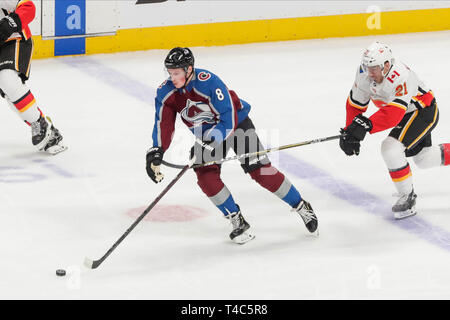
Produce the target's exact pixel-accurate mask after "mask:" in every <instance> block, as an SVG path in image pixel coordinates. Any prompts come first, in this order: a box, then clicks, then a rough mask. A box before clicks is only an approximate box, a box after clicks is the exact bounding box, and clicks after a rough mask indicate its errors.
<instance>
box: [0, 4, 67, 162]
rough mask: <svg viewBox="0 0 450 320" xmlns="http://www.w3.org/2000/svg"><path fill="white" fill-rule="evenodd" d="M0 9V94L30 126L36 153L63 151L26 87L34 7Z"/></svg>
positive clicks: (56, 133)
mask: <svg viewBox="0 0 450 320" xmlns="http://www.w3.org/2000/svg"><path fill="white" fill-rule="evenodd" d="M0 9H1V10H0V95H1V96H2V97H3V98H5V99H6V101H7V102H8V104H9V105H10V106H11V107H12V109H13V110H15V111H16V112H17V113H18V115H19V116H20V117H21V118H22V120H23V121H24V122H25V123H26V124H28V125H29V126H30V127H31V136H32V137H31V142H32V143H33V145H34V146H36V147H37V148H38V150H41V151H45V152H48V153H50V154H56V153H59V152H61V151H64V150H65V149H66V147H65V146H64V145H63V143H62V136H61V134H60V133H59V131H58V130H57V129H56V128H55V127H54V126H53V124H52V122H51V120H50V118H48V117H45V116H44V114H43V113H42V111H41V109H39V107H38V104H37V102H36V100H35V98H34V96H33V94H32V93H31V91H30V89H29V88H28V86H27V85H26V84H25V81H27V80H28V77H29V74H30V64H31V56H32V53H33V40H32V39H31V31H30V28H29V26H28V24H29V23H30V22H31V21H33V19H34V16H35V13H36V7H35V6H34V4H33V1H31V0H21V1H17V0H0Z"/></svg>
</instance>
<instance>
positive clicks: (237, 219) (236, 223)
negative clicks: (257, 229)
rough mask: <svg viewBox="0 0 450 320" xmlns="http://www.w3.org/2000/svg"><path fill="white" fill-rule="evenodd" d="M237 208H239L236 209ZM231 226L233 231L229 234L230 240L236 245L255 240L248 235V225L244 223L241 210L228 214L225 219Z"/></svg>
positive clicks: (252, 236)
mask: <svg viewBox="0 0 450 320" xmlns="http://www.w3.org/2000/svg"><path fill="white" fill-rule="evenodd" d="M238 208H239V207H238ZM226 218H227V219H229V220H230V222H231V225H232V226H233V231H231V233H230V239H231V240H233V241H234V242H235V243H237V244H244V243H246V242H248V241H250V240H253V239H254V238H255V236H254V235H252V234H251V233H249V231H248V229H249V228H250V225H249V224H248V222H247V221H245V219H244V217H243V216H242V214H241V210H239V211H237V212H233V213H230V214H229V215H228V216H227V217H226Z"/></svg>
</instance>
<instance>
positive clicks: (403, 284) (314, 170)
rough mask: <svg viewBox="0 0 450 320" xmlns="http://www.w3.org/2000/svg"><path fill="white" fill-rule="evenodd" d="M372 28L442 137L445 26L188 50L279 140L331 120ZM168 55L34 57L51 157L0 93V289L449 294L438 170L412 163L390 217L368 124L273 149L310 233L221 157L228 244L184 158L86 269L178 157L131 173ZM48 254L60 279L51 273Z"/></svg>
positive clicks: (182, 145)
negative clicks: (404, 204) (427, 94)
mask: <svg viewBox="0 0 450 320" xmlns="http://www.w3.org/2000/svg"><path fill="white" fill-rule="evenodd" d="M374 40H381V41H385V42H386V43H388V44H390V45H391V47H392V49H393V51H394V54H395V57H397V58H398V59H399V60H402V61H404V62H405V63H407V64H408V65H409V66H410V67H411V68H412V69H413V70H415V71H416V72H417V73H418V75H419V76H420V77H421V78H422V79H423V80H424V81H425V83H426V84H427V85H428V86H429V87H430V88H432V90H433V91H434V93H435V95H436V97H437V101H438V105H439V107H440V124H439V125H438V126H437V128H436V129H435V130H434V132H433V140H434V142H435V143H442V142H450V111H449V110H450V108H449V107H450V91H449V89H448V88H449V85H448V83H449V82H448V76H449V74H450V62H449V61H448V53H449V51H450V32H448V31H446V32H434V33H417V34H402V35H393V36H379V37H361V38H338V39H327V40H308V41H292V42H279V43H265V44H250V45H235V46H227V47H211V48H193V51H194V54H195V56H196V63H197V66H198V67H200V68H205V69H209V70H211V71H212V72H214V73H216V74H218V75H219V76H220V77H221V78H222V80H223V81H224V82H225V83H226V84H227V85H228V87H229V88H230V89H233V90H235V91H236V92H237V94H238V95H239V96H240V97H241V98H242V99H244V100H246V101H248V102H249V103H250V104H251V105H252V111H251V113H250V116H251V118H252V120H253V122H254V123H255V125H256V128H257V130H258V132H259V134H260V136H261V138H262V140H263V142H264V143H265V144H266V145H267V146H269V145H270V146H277V145H281V144H289V143H294V142H300V141H303V140H309V139H314V138H319V137H326V136H330V135H335V134H337V133H338V130H339V128H340V127H342V126H343V122H344V119H345V101H346V98H347V95H348V93H349V90H350V88H351V85H352V83H353V79H354V74H355V70H356V67H357V66H358V63H359V59H360V56H361V54H362V51H363V48H364V47H366V46H367V45H369V44H370V43H371V42H372V41H374ZM166 53H167V50H152V51H146V52H134V53H119V54H110V55H94V56H79V57H65V58H56V59H47V60H37V61H34V62H33V65H32V73H31V79H30V81H29V82H28V84H29V86H30V88H31V90H32V92H33V94H34V95H35V97H36V99H37V101H38V103H39V106H40V107H41V108H42V109H43V111H44V112H45V113H46V114H47V115H49V116H50V117H51V118H52V119H53V122H54V124H55V126H56V127H57V128H58V129H60V131H61V132H62V134H63V136H64V139H65V142H66V144H67V145H68V147H69V149H68V150H67V151H66V152H64V153H62V154H59V155H57V156H54V157H53V156H49V155H46V154H41V153H38V152H36V151H35V150H34V148H33V146H32V145H31V137H30V132H29V128H28V127H27V126H26V125H24V124H23V123H22V122H21V121H20V119H19V118H18V117H17V115H15V114H14V112H12V111H11V110H10V109H9V107H8V106H7V104H6V103H5V102H4V101H2V102H1V107H0V117H1V119H2V123H1V126H0V127H1V129H0V131H1V132H2V135H1V137H0V148H1V152H0V228H1V229H0V255H1V257H2V262H1V264H0V274H1V275H2V276H1V277H0V298H1V299H15V298H22V299H36V298H39V299H41V298H42V299H49V298H53V299H318V298H321V299H348V298H356V299H359V298H362V299H382V298H387V299H400V298H409V299H416V298H424V299H428V298H442V299H449V298H450V273H449V271H448V270H450V188H449V182H448V181H449V180H450V168H436V169H430V170H420V169H418V168H417V167H416V166H415V165H414V163H411V167H412V170H413V177H414V181H415V189H416V191H417V193H418V196H419V197H418V200H417V209H418V211H419V214H418V215H417V216H416V217H414V218H410V219H407V220H405V221H401V222H399V221H394V220H393V217H392V215H391V213H390V206H391V205H392V203H393V202H394V201H395V199H394V198H392V196H391V194H392V193H393V192H394V191H395V189H394V186H393V185H392V182H391V180H390V177H389V175H388V173H387V170H386V167H385V164H384V162H383V160H382V157H381V154H380V152H379V150H380V143H381V141H382V140H383V139H384V138H385V136H386V135H387V132H382V133H378V134H376V135H373V136H368V137H367V138H366V140H365V141H364V142H363V144H362V149H361V155H360V156H359V157H347V156H345V155H344V153H343V152H341V150H340V149H339V147H338V143H337V142H336V141H332V142H325V143H321V144H316V145H311V146H303V147H299V148H295V149H290V150H286V151H282V152H280V153H277V154H273V155H272V157H271V158H272V159H273V162H274V164H275V165H276V166H277V167H278V168H279V169H280V170H281V171H282V172H283V173H285V174H286V176H287V177H289V179H290V180H291V181H292V182H293V183H294V184H295V185H296V186H297V188H298V189H299V190H300V192H301V194H302V195H303V197H304V198H305V199H307V200H308V201H310V202H311V203H312V205H313V207H314V209H315V210H316V213H317V216H318V218H319V228H320V236H319V237H318V238H316V237H314V236H311V235H309V234H308V232H307V230H306V228H305V227H304V225H303V222H302V221H301V219H300V217H298V216H297V215H296V214H294V213H292V212H290V211H289V208H288V206H287V205H286V204H284V203H283V202H281V201H280V200H279V199H278V198H276V197H275V196H273V195H271V194H270V193H269V192H268V191H266V190H264V189H262V188H261V187H260V186H258V185H257V184H256V183H255V182H254V181H252V180H251V179H250V177H249V176H246V175H245V174H244V173H243V172H242V170H241V168H240V166H239V165H238V164H237V163H227V164H225V165H224V166H223V175H222V176H223V180H224V181H225V183H226V184H227V186H228V187H229V189H230V190H231V191H232V193H233V196H234V198H235V200H236V202H237V203H238V204H239V205H240V207H241V209H242V212H243V214H244V216H245V217H246V219H247V220H248V221H249V223H250V224H251V225H252V230H253V232H254V234H255V235H256V239H255V240H253V241H251V242H249V243H247V244H245V245H243V246H237V245H235V244H234V243H232V242H231V241H230V240H229V238H228V234H229V232H230V228H231V227H230V226H229V225H228V223H227V221H226V220H225V219H224V218H222V217H221V213H220V212H219V211H218V210H217V209H216V208H215V207H214V206H213V205H212V203H210V201H209V200H208V199H207V197H206V196H205V195H203V194H202V193H201V191H200V188H199V187H198V186H197V184H196V179H195V174H194V173H193V172H187V173H186V174H185V176H183V177H182V179H181V180H180V181H179V182H178V183H177V184H176V185H175V186H174V187H173V189H172V190H170V192H169V193H168V194H167V195H166V196H165V197H164V198H163V199H162V200H161V202H160V207H158V209H157V210H156V208H155V211H154V212H150V213H149V215H148V217H147V218H146V219H145V220H144V221H142V222H141V223H140V224H139V225H138V226H137V228H136V229H135V230H133V232H132V233H131V234H130V235H129V236H128V238H127V239H125V240H124V242H123V243H122V244H121V245H120V246H119V247H118V248H117V249H116V250H115V251H114V252H113V253H112V254H111V256H110V257H109V258H108V259H107V260H106V261H105V262H104V263H103V264H102V265H101V266H100V267H99V268H98V269H96V270H88V269H87V268H85V267H84V265H83V261H84V258H85V257H86V256H87V257H89V258H91V259H98V258H100V257H101V256H102V255H103V254H104V253H105V252H106V251H107V250H108V249H109V247H110V246H111V245H112V244H113V243H114V242H115V241H116V240H117V239H118V238H119V237H120V236H121V235H122V233H123V232H125V230H126V229H127V228H128V227H129V226H130V225H131V224H132V223H133V221H134V219H135V218H136V217H137V215H139V213H140V212H142V211H143V210H144V209H145V207H147V206H148V205H149V204H150V203H151V202H152V201H153V199H154V198H155V197H156V196H157V195H158V194H159V192H161V191H162V189H163V188H164V186H166V185H167V184H168V183H169V182H170V180H171V179H172V178H173V177H175V175H176V173H177V170H175V169H169V168H163V172H164V174H165V175H166V178H165V181H164V182H163V183H162V184H161V185H155V184H153V182H152V181H151V180H150V179H149V178H148V177H147V175H146V172H145V152H146V150H147V149H148V147H150V144H151V131H152V128H153V121H154V114H153V113H154V108H153V98H154V94H155V88H156V87H157V86H158V85H159V84H160V83H161V82H162V81H163V80H164V79H165V78H166V74H165V72H164V69H163V64H162V61H163V59H164V57H165V55H166ZM374 111H375V108H374V107H373V106H372V107H370V109H369V114H371V113H372V112H374ZM191 141H192V138H191V136H190V134H189V132H188V130H187V129H186V128H185V127H184V125H183V124H181V121H179V122H178V124H177V132H176V135H175V137H174V141H173V143H172V148H171V149H170V151H169V152H168V154H167V155H166V159H167V160H170V161H173V162H177V163H185V162H187V155H188V150H189V148H190V143H191ZM130 211H132V212H130ZM152 214H153V216H152ZM59 268H63V269H66V270H67V276H66V277H56V275H55V270H56V269H59Z"/></svg>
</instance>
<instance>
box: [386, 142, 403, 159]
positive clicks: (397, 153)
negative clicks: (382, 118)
mask: <svg viewBox="0 0 450 320" xmlns="http://www.w3.org/2000/svg"><path fill="white" fill-rule="evenodd" d="M404 152H405V146H404V145H403V143H401V142H400V141H398V140H397V139H394V138H392V137H387V138H386V139H384V140H383V142H382V143H381V154H382V156H383V158H384V160H385V161H389V160H391V159H395V158H399V157H400V158H401V157H403V156H404Z"/></svg>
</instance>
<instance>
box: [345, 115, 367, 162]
mask: <svg viewBox="0 0 450 320" xmlns="http://www.w3.org/2000/svg"><path fill="white" fill-rule="evenodd" d="M372 128H373V125H372V121H370V119H369V118H366V117H364V116H363V115H357V116H356V117H355V118H354V119H353V122H352V123H350V125H349V126H348V127H347V129H341V134H343V135H342V137H341V138H340V140H339V146H340V147H341V149H342V151H344V152H345V154H346V155H348V156H351V155H354V154H355V155H359V149H360V147H361V143H360V141H363V140H364V137H365V136H366V133H367V132H369V131H370V130H372Z"/></svg>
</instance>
